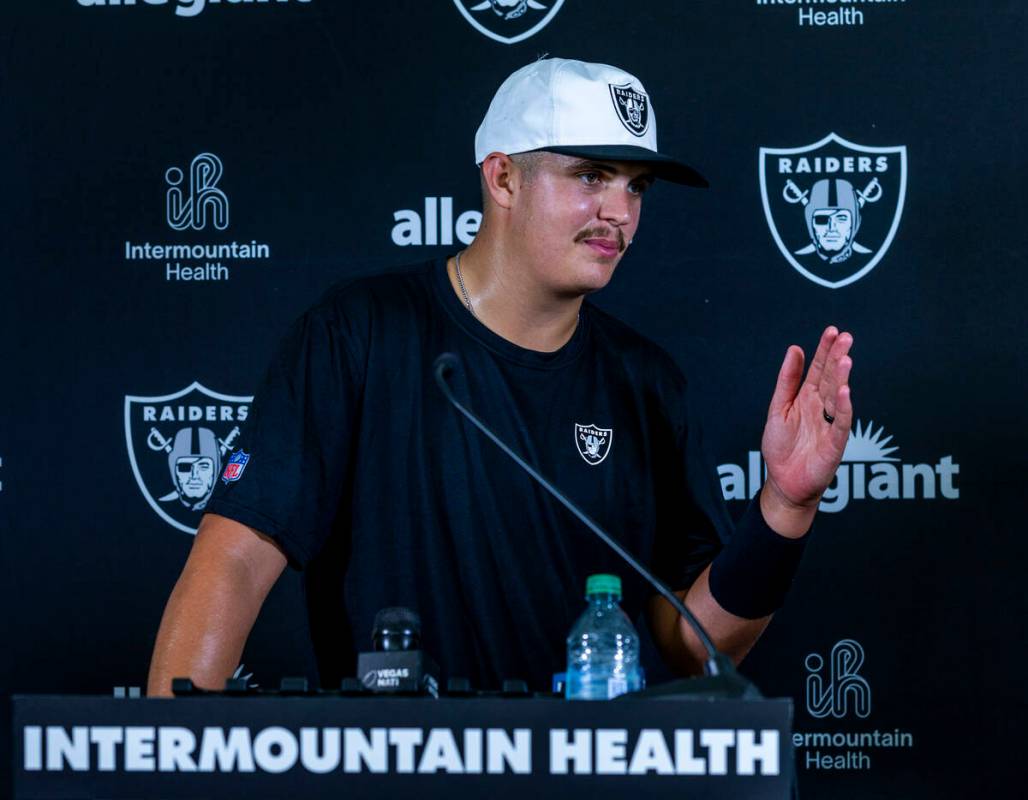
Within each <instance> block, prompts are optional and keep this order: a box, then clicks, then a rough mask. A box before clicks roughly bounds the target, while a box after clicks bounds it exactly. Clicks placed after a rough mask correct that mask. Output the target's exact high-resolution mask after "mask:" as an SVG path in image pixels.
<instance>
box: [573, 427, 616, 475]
mask: <svg viewBox="0 0 1028 800" xmlns="http://www.w3.org/2000/svg"><path fill="white" fill-rule="evenodd" d="M613 439H614V429H613V428H597V427H596V426H595V425H579V424H578V423H577V422H576V423H575V447H577V448H578V454H579V455H580V456H582V458H584V459H585V463H586V464H593V465H596V464H599V463H600V462H601V461H603V459H605V458H606V457H607V454H608V453H610V443H611V442H612V441H613Z"/></svg>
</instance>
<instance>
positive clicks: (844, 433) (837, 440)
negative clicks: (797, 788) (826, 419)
mask: <svg viewBox="0 0 1028 800" xmlns="http://www.w3.org/2000/svg"><path fill="white" fill-rule="evenodd" d="M834 402H835V414H834V416H835V422H833V423H832V425H831V428H832V430H831V437H832V444H833V445H834V446H835V448H836V449H837V450H838V452H840V453H842V452H844V451H845V450H846V442H847V440H848V439H849V435H850V427H851V426H852V425H853V402H852V399H851V397H850V387H849V386H840V387H839V389H838V391H837V392H836V394H835V398H834ZM829 413H831V412H829Z"/></svg>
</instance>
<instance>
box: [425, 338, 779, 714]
mask: <svg viewBox="0 0 1028 800" xmlns="http://www.w3.org/2000/svg"><path fill="white" fill-rule="evenodd" d="M461 368H462V365H461V361H460V359H459V358H458V357H457V356H456V355H454V354H453V353H442V354H441V355H440V356H439V357H438V358H436V360H435V362H434V364H433V372H434V374H435V380H436V383H437V384H438V385H439V388H440V390H441V391H442V393H443V395H444V396H445V397H446V399H447V400H449V401H450V403H451V405H453V407H454V408H456V409H457V411H459V412H460V413H461V414H462V415H463V416H464V417H465V418H466V419H467V420H468V421H469V422H470V423H471V424H472V425H474V426H475V427H476V428H478V430H480V431H481V432H482V433H483V434H484V435H485V436H486V438H487V439H489V440H490V441H491V442H492V443H493V444H495V445H496V446H497V447H499V448H500V449H501V450H502V451H503V452H504V453H506V454H507V455H508V456H509V457H510V458H511V459H512V460H513V461H514V462H515V463H516V464H517V465H518V466H519V467H521V468H522V469H523V470H524V471H525V472H527V473H528V474H529V475H531V476H532V479H533V480H535V482H536V483H538V484H539V485H540V486H542V487H543V488H544V489H545V490H546V491H547V492H549V493H550V494H551V495H552V496H553V497H554V498H555V499H556V500H557V502H559V503H560V504H561V505H562V506H564V508H566V509H567V510H568V511H570V512H571V513H572V514H574V515H575V517H577V518H578V519H579V520H580V521H581V522H582V524H583V525H585V526H586V527H587V528H588V529H589V530H591V531H592V532H593V533H595V534H596V535H597V536H598V537H599V538H600V539H601V540H603V542H604V543H605V544H606V545H607V546H608V547H610V548H611V549H612V550H613V551H614V552H615V553H617V554H618V555H619V556H620V557H621V558H622V559H623V560H624V561H626V562H627V563H628V565H629V566H630V567H632V569H634V570H635V571H636V572H637V573H639V574H640V575H641V576H642V577H643V578H645V579H646V581H648V582H649V583H650V585H651V586H653V588H654V589H656V590H657V592H658V593H660V595H661V596H662V597H663V598H664V599H665V600H667V601H668V602H669V603H670V604H671V606H672V607H673V608H674V609H675V610H676V611H677V612H678V613H679V614H680V615H681V616H682V617H683V618H684V619H685V621H686V622H687V623H688V624H689V627H690V628H692V629H693V631H694V632H695V633H696V636H697V637H698V638H699V640H700V643H701V644H702V645H703V649H704V650H706V652H707V660H706V662H705V664H704V671H705V672H706V675H707V677H706V678H687V679H684V680H677V681H671V682H669V683H667V684H663V685H658V686H654V687H651V688H649V689H644V690H642V691H640V692H633V693H632V694H631V696H632V697H657V696H665V695H666V696H672V697H673V696H680V697H688V696H693V697H711V696H719V697H745V698H759V697H761V696H762V695H761V694H760V691H759V690H758V689H757V687H756V686H754V685H753V684H752V683H751V682H750V681H748V680H746V678H744V677H742V676H741V675H740V674H739V673H738V672H737V671H736V669H735V664H733V663H732V660H731V659H730V658H729V657H728V656H726V655H725V654H724V653H721V652H719V651H718V649H717V648H716V647H715V646H714V643H713V642H712V641H711V639H710V636H709V635H708V634H707V632H706V630H704V628H703V626H702V625H701V624H700V622H699V620H698V619H696V617H695V616H694V615H693V613H692V612H691V611H690V610H689V609H688V608H687V607H686V605H685V603H683V602H682V601H681V600H680V599H679V598H678V595H676V594H675V593H674V592H673V591H671V589H670V588H669V587H668V586H667V584H665V583H664V582H663V581H661V580H660V579H659V578H657V576H656V575H654V574H653V573H651V572H650V571H649V570H648V569H646V567H644V566H643V565H642V564H641V563H640V562H639V561H638V560H637V559H636V558H635V557H634V556H632V554H631V553H629V552H628V551H627V550H625V549H624V548H623V547H622V546H621V545H620V544H619V543H618V542H617V540H615V539H614V538H613V537H612V536H611V535H610V534H609V533H607V532H606V531H605V530H603V528H601V527H600V526H599V525H597V524H596V523H595V522H594V521H593V520H592V519H590V518H589V516H588V515H586V514H585V512H583V511H582V510H581V509H579V508H578V506H576V505H575V504H574V503H572V502H571V501H570V500H568V499H567V498H566V497H565V496H564V495H563V494H562V493H561V492H560V491H559V490H558V489H557V488H556V487H555V486H554V485H553V484H551V483H550V482H549V481H548V480H546V478H544V477H543V476H542V475H541V474H540V473H539V472H538V470H536V469H535V468H534V467H532V465H531V464H529V463H528V462H526V461H525V460H524V459H523V458H521V456H519V455H518V454H517V453H515V452H514V451H513V450H511V449H510V447H508V446H507V445H506V444H505V443H504V442H503V441H502V440H501V439H500V438H499V437H498V436H497V435H496V434H495V433H493V432H492V430H490V429H489V428H488V427H487V426H486V424H485V423H484V422H482V421H481V420H480V419H479V418H478V417H477V416H475V414H474V413H473V412H471V411H470V410H469V409H467V408H465V407H464V406H463V405H462V404H461V402H460V401H459V400H457V398H456V397H455V396H454V394H453V390H452V389H451V388H450V384H449V382H448V380H447V378H448V377H449V376H450V375H451V374H452V373H454V372H459V371H460V370H461ZM623 696H624V697H627V696H628V695H623Z"/></svg>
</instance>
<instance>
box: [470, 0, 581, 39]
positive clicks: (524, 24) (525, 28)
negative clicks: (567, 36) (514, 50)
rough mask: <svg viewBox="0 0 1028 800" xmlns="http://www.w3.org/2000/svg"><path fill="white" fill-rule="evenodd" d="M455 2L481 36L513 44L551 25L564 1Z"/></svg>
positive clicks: (506, 0) (501, 0) (490, 0)
mask: <svg viewBox="0 0 1028 800" xmlns="http://www.w3.org/2000/svg"><path fill="white" fill-rule="evenodd" d="M453 4H454V5H455V6H457V10H458V11H460V13H461V15H462V16H463V17H464V19H466V20H467V21H468V22H470V23H471V25H472V27H474V28H475V30H477V31H478V32H479V33H481V34H482V35H484V36H488V37H489V38H490V39H493V40H495V41H497V42H502V43H503V44H514V43H515V42H520V41H523V40H525V39H527V38H528V37H529V36H534V35H535V34H537V33H539V31H541V30H542V29H543V28H545V27H546V26H547V25H549V24H550V20H552V19H553V18H554V17H555V16H557V12H558V11H560V7H561V6H562V5H564V0H547V1H546V2H539V0H453Z"/></svg>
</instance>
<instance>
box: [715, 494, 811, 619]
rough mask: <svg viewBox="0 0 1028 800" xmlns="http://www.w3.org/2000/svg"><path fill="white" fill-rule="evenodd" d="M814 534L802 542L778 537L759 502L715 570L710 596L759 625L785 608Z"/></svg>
mask: <svg viewBox="0 0 1028 800" xmlns="http://www.w3.org/2000/svg"><path fill="white" fill-rule="evenodd" d="M808 538H810V536H809V531H808V532H807V534H805V535H803V536H801V537H800V538H799V539H790V538H788V537H786V536H782V535H780V534H778V533H775V532H774V531H773V530H771V528H769V527H768V525H767V522H765V521H764V515H763V514H762V513H761V512H760V498H759V496H758V497H756V498H754V499H753V501H752V502H751V503H750V506H749V508H747V509H746V513H745V514H743V516H742V519H740V520H739V524H738V525H737V526H736V528H735V533H734V534H733V535H732V538H731V539H730V540H729V541H728V543H727V544H726V545H725V547H724V549H723V550H722V551H721V552H720V553H719V554H718V556H717V558H715V559H714V562H713V563H712V564H711V565H710V593H711V594H712V595H713V596H714V599H715V600H717V602H718V604H719V605H720V606H721V607H722V608H723V609H724V610H725V611H728V612H730V613H732V614H735V615H736V616H737V617H743V618H745V619H759V618H760V617H766V616H767V615H768V614H772V613H774V612H775V611H777V610H778V609H779V608H781V606H782V603H784V602H785V595H786V593H787V592H788V591H789V587H790V586H791V585H792V579H793V576H794V575H795V574H796V569H797V567H799V563H800V558H802V556H803V550H804V548H805V547H806V546H807V539H808Z"/></svg>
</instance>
